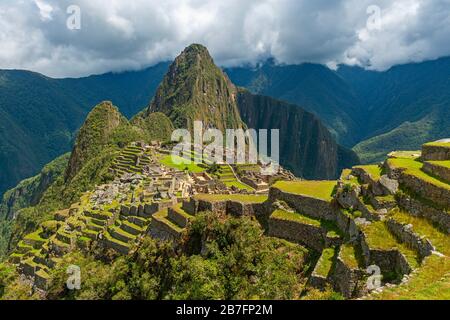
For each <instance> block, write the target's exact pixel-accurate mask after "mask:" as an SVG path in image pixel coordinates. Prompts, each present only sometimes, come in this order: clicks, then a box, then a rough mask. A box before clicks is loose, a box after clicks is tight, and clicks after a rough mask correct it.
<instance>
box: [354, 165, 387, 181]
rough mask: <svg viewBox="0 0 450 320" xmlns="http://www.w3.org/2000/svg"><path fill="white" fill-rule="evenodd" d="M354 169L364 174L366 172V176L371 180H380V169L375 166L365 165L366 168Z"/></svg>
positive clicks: (358, 167)
mask: <svg viewBox="0 0 450 320" xmlns="http://www.w3.org/2000/svg"><path fill="white" fill-rule="evenodd" d="M355 168H357V169H362V170H364V171H365V172H367V173H368V174H370V176H371V177H372V179H374V180H380V178H381V171H382V170H381V168H380V167H379V166H378V165H376V164H373V165H367V166H356V167H355Z"/></svg>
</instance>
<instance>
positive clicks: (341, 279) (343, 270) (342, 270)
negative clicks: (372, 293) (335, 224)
mask: <svg viewBox="0 0 450 320" xmlns="http://www.w3.org/2000/svg"><path fill="white" fill-rule="evenodd" d="M364 269H365V268H364V266H363V263H362V261H361V258H360V257H359V254H358V252H357V249H356V247H355V245H354V244H352V243H346V244H343V245H342V246H341V247H340V248H339V252H338V254H337V258H336V263H335V267H334V270H333V276H332V279H333V280H332V282H333V285H334V289H335V290H336V291H338V292H340V293H341V294H342V295H343V296H344V297H346V298H348V299H349V298H354V297H359V296H361V295H362V294H364V293H365V291H366V283H367V281H365V278H366V275H365V272H364Z"/></svg>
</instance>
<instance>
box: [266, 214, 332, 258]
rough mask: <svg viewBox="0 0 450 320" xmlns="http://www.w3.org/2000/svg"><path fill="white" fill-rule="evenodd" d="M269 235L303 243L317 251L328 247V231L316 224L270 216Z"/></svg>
mask: <svg viewBox="0 0 450 320" xmlns="http://www.w3.org/2000/svg"><path fill="white" fill-rule="evenodd" d="M268 235H269V236H271V237H277V238H282V239H286V240H290V241H294V242H297V243H300V244H303V245H305V246H307V247H309V248H312V249H314V250H316V251H319V252H320V251H322V250H323V249H324V248H325V247H326V242H327V239H326V232H325V231H324V230H323V229H322V228H320V227H316V226H312V225H308V224H303V223H299V222H296V221H290V220H283V219H277V218H273V217H270V219H269V231H268Z"/></svg>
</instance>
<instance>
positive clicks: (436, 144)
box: [424, 142, 450, 148]
mask: <svg viewBox="0 0 450 320" xmlns="http://www.w3.org/2000/svg"><path fill="white" fill-rule="evenodd" d="M424 147H442V148H450V142H429V143H426V144H424Z"/></svg>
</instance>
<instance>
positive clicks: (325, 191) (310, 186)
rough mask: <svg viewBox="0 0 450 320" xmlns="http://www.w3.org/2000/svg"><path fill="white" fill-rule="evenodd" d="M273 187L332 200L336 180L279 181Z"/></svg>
mask: <svg viewBox="0 0 450 320" xmlns="http://www.w3.org/2000/svg"><path fill="white" fill-rule="evenodd" d="M273 187H275V188H277V189H280V190H281V191H285V192H289V193H294V194H299V195H304V196H310V197H314V198H318V199H322V200H325V201H331V200H332V199H333V194H334V189H335V187H336V181H307V180H305V181H278V182H276V183H275V184H274V185H273Z"/></svg>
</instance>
